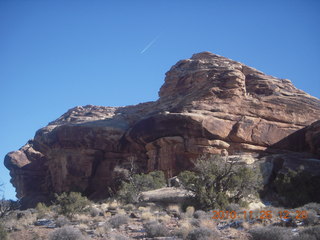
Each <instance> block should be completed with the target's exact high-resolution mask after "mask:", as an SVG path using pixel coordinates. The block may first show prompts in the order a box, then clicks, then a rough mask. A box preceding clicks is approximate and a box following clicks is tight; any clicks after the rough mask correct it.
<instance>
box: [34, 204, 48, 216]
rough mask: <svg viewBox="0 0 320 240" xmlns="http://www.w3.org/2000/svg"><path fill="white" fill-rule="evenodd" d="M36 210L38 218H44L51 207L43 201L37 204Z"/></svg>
mask: <svg viewBox="0 0 320 240" xmlns="http://www.w3.org/2000/svg"><path fill="white" fill-rule="evenodd" d="M36 210H37V215H38V218H44V217H45V216H46V215H47V214H48V213H49V212H50V208H48V207H47V206H46V205H45V204H44V203H41V202H40V203H38V204H37V206H36Z"/></svg>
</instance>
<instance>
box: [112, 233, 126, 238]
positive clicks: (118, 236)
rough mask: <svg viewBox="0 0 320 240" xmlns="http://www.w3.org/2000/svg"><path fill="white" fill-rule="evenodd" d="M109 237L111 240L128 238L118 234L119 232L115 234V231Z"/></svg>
mask: <svg viewBox="0 0 320 240" xmlns="http://www.w3.org/2000/svg"><path fill="white" fill-rule="evenodd" d="M111 239H112V240H129V238H128V237H126V236H123V235H120V234H115V233H114V234H112V235H111Z"/></svg>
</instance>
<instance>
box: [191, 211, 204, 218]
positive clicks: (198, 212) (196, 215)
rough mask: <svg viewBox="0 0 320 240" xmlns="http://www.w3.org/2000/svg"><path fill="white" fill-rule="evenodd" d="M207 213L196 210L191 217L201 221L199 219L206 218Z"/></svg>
mask: <svg viewBox="0 0 320 240" xmlns="http://www.w3.org/2000/svg"><path fill="white" fill-rule="evenodd" d="M207 215H208V214H207V213H206V212H205V211H203V210H197V211H195V212H194V214H193V217H194V218H197V219H201V218H206V217H207Z"/></svg>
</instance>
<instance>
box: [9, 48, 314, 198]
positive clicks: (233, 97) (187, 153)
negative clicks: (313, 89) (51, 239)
mask: <svg viewBox="0 0 320 240" xmlns="http://www.w3.org/2000/svg"><path fill="white" fill-rule="evenodd" d="M159 96H160V97H159V99H158V100H157V101H155V102H147V103H142V104H138V105H135V106H126V107H100V106H92V105H88V106H83V107H75V108H73V109H70V110H69V111H68V112H67V113H65V114H63V115H62V116H61V117H60V118H58V119H57V120H55V121H53V122H51V123H49V124H48V126H46V127H44V128H42V129H40V130H38V131H37V132H36V134H35V137H34V139H32V140H30V141H29V142H28V143H27V144H26V145H25V146H23V147H22V148H21V149H20V150H18V151H14V152H11V153H8V154H7V156H6V157H5V165H6V167H7V168H8V169H9V170H10V174H11V177H12V183H13V185H14V186H15V187H16V191H17V196H18V197H19V198H22V199H24V200H25V201H26V202H28V201H29V202H30V199H32V200H33V202H36V201H40V199H42V198H47V197H48V196H50V195H51V194H52V193H53V192H64V191H81V192H83V193H85V194H86V195H88V196H90V197H92V198H99V197H102V196H104V194H105V193H106V188H107V186H108V185H110V184H111V183H112V180H113V177H114V172H113V169H114V168H115V167H116V166H121V167H123V168H129V167H130V165H131V162H132V161H134V162H135V164H136V165H137V166H138V168H139V169H140V170H141V171H144V172H147V171H152V170H163V171H164V172H165V174H166V175H167V177H171V176H174V175H176V174H178V173H179V172H180V171H182V170H185V169H189V168H191V167H192V165H193V164H192V160H194V159H196V158H197V157H198V156H199V155H202V154H206V153H210V154H223V155H228V154H229V155H232V154H233V155H234V154H249V155H251V156H254V157H255V158H260V157H265V156H266V155H268V154H269V155H270V154H279V153H281V154H282V153H284V152H287V151H291V152H292V151H293V152H308V154H310V156H309V155H308V157H307V158H311V159H319V158H320V147H319V146H320V142H319V141H320V140H319V134H320V124H319V122H316V121H317V120H319V119H320V118H319V117H320V100H319V99H317V98H315V97H312V96H310V95H308V94H307V93H305V92H303V91H301V90H299V89H297V88H296V87H294V85H293V84H292V83H291V82H290V81H289V80H287V79H279V78H275V77H272V76H269V75H266V74H264V73H262V72H260V71H258V70H256V69H254V68H251V67H248V66H246V65H244V64H242V63H239V62H236V61H233V60H230V59H228V58H225V57H222V56H218V55H215V54H212V53H209V52H203V53H198V54H195V55H193V56H192V57H191V58H190V59H186V60H182V61H179V62H178V63H176V64H175V65H174V66H173V67H172V68H171V69H170V70H169V71H168V72H167V73H166V78H165V83H164V84H163V86H162V87H161V89H160V91H159ZM314 122H316V123H314ZM312 123H313V124H312ZM31 202H32V201H31Z"/></svg>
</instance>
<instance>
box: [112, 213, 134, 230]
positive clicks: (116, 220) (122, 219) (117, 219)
mask: <svg viewBox="0 0 320 240" xmlns="http://www.w3.org/2000/svg"><path fill="white" fill-rule="evenodd" d="M128 221H129V218H128V216H126V215H122V214H118V215H115V216H113V217H111V218H110V220H109V224H110V225H111V226H112V227H113V228H119V227H120V226H121V225H123V224H127V223H128Z"/></svg>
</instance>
